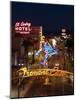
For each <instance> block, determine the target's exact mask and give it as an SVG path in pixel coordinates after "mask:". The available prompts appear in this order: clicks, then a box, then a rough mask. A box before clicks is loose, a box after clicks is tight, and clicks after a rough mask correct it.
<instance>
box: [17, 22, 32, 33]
mask: <svg viewBox="0 0 76 100" xmlns="http://www.w3.org/2000/svg"><path fill="white" fill-rule="evenodd" d="M15 31H16V33H20V34H29V33H30V31H31V23H28V22H16V24H15Z"/></svg>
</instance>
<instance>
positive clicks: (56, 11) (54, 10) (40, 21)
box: [11, 2, 74, 34]
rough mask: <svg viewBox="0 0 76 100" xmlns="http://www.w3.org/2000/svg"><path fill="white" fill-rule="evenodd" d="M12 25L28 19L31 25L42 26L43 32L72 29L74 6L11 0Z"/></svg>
mask: <svg viewBox="0 0 76 100" xmlns="http://www.w3.org/2000/svg"><path fill="white" fill-rule="evenodd" d="M11 5H12V9H11V17H12V25H14V24H15V23H16V22H17V21H25V22H26V21H28V22H31V23H32V26H43V32H44V33H46V34H51V33H53V32H58V31H59V30H60V29H61V28H66V29H67V30H69V31H70V32H71V33H73V31H74V6H67V5H55V4H40V3H38V4H37V3H25V2H11Z"/></svg>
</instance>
